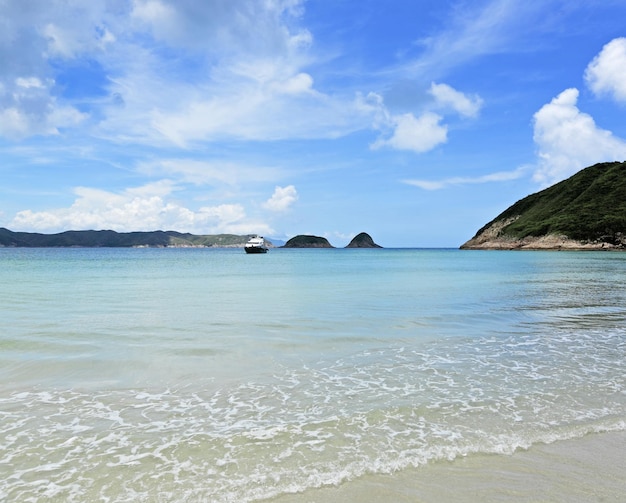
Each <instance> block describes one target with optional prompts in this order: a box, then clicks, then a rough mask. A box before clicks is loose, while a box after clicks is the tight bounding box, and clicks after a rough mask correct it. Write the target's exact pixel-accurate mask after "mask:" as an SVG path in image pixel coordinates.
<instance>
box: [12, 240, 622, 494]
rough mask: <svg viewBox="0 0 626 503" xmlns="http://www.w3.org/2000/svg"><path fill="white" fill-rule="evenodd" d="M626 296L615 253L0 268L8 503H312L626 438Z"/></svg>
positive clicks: (157, 256) (226, 253)
mask: <svg viewBox="0 0 626 503" xmlns="http://www.w3.org/2000/svg"><path fill="white" fill-rule="evenodd" d="M624 279H626V254H620V253H606V252H605V253H602V252H597V253H596V252H585V253H576V252H558V253H557V252H521V253H516V252H469V251H458V250H286V249H274V250H271V251H270V252H269V253H267V254H265V255H245V254H244V253H243V251H242V250H204V249H0V285H2V290H1V291H0V314H1V315H2V320H3V326H4V329H3V330H2V333H1V334H0V500H7V501H49V500H54V501H96V500H97V501H216V502H218V501H238V502H240V501H254V500H260V499H264V498H265V499H267V498H278V499H280V498H281V497H287V496H285V495H290V494H294V493H303V494H304V495H311V494H313V496H311V501H313V500H315V498H316V497H317V496H315V491H316V490H317V491H324V489H323V488H325V487H344V486H346V484H354V483H358V481H359V480H367V478H368V477H372V476H382V477H386V476H387V474H391V480H392V481H393V480H397V481H399V480H401V478H402V477H403V475H402V474H407V473H411V472H410V471H411V470H414V469H417V470H418V472H419V470H420V469H421V470H426V469H431V467H433V466H437V464H438V463H441V462H448V460H455V459H459V458H464V459H474V458H475V459H480V458H479V457H480V456H484V455H492V454H493V455H496V456H500V457H502V459H504V457H503V456H507V457H508V456H509V455H510V454H511V453H513V452H515V451H516V450H519V449H526V448H529V447H531V446H533V445H535V446H536V445H538V444H541V443H546V442H555V441H556V442H558V441H563V440H566V439H571V438H584V437H585V436H586V435H589V434H593V433H601V432H617V433H619V432H623V431H625V430H626V392H625V380H626V378H625V377H624V376H625V375H626V363H625V358H624V357H625V356H626V328H625V327H626V323H625V321H626V288H624ZM620 438H622V439H623V437H620ZM498 459H499V458H498ZM392 484H393V482H392ZM316 488H321V489H316ZM311 490H312V491H313V493H311V492H310V491H311ZM346 501H349V500H346ZM416 501H417V499H416ZM504 501H507V499H504ZM510 501H515V499H514V498H513V497H511V498H510Z"/></svg>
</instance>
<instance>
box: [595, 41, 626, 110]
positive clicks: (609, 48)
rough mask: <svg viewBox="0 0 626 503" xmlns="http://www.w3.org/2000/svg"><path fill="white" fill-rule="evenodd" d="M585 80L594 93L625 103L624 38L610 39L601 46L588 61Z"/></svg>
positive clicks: (625, 45) (625, 43)
mask: <svg viewBox="0 0 626 503" xmlns="http://www.w3.org/2000/svg"><path fill="white" fill-rule="evenodd" d="M585 81H586V82H587V85H588V86H589V87H590V88H591V90H592V91H593V92H594V93H596V94H598V95H603V94H606V95H609V96H611V97H613V99H615V100H616V101H619V102H622V103H626V38H624V37H622V38H616V39H614V40H611V41H610V42H609V43H608V44H606V45H605V46H604V47H603V48H602V50H601V51H600V53H599V54H598V55H597V56H596V57H595V58H594V59H593V61H591V63H589V66H588V67H587V69H586V71H585Z"/></svg>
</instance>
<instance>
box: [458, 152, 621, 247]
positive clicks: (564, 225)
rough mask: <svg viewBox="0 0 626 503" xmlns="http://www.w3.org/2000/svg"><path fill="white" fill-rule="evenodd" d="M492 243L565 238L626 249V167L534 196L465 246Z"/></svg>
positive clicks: (594, 169)
mask: <svg viewBox="0 0 626 503" xmlns="http://www.w3.org/2000/svg"><path fill="white" fill-rule="evenodd" d="M488 233H491V235H490V239H508V240H515V239H517V240H521V239H525V238H533V237H542V236H549V235H554V236H565V237H567V238H568V239H571V240H576V241H579V242H581V243H607V244H611V245H616V246H624V245H625V244H626V243H625V242H624V241H625V239H626V162H609V163H600V164H596V165H594V166H591V167H589V168H585V169H583V170H582V171H579V172H578V173H576V174H575V175H573V176H572V177H570V178H568V179H567V180H564V181H562V182H559V183H557V184H555V185H553V186H551V187H549V188H547V189H545V190H542V191H541V192H537V193H536V194H532V195H530V196H528V197H525V198H524V199H521V200H520V201H518V202H516V203H515V204H514V205H513V206H511V207H509V208H508V209H507V210H505V211H504V212H502V213H501V214H500V215H498V216H497V217H496V218H495V219H493V220H492V221H491V222H489V223H488V224H486V225H485V226H484V227H482V228H481V229H480V230H479V231H478V232H477V233H476V235H475V236H474V238H472V240H470V241H468V243H466V245H468V244H469V246H466V245H463V247H471V244H472V242H476V241H477V240H480V238H481V236H485V235H487V234H488Z"/></svg>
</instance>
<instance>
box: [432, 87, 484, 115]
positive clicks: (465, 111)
mask: <svg viewBox="0 0 626 503" xmlns="http://www.w3.org/2000/svg"><path fill="white" fill-rule="evenodd" d="M429 93H430V94H431V95H432V96H433V97H434V98H435V101H436V102H437V105H439V106H442V107H445V108H451V109H452V110H454V111H455V112H457V113H458V114H460V115H463V116H465V117H476V116H477V115H478V112H479V111H480V109H481V107H482V105H483V100H482V99H481V98H480V97H479V96H471V97H468V96H467V95H465V94H463V93H462V92H460V91H457V90H456V89H454V88H453V87H451V86H449V85H447V84H435V83H434V82H433V83H432V84H431V86H430V90H429Z"/></svg>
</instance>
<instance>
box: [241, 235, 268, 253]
mask: <svg viewBox="0 0 626 503" xmlns="http://www.w3.org/2000/svg"><path fill="white" fill-rule="evenodd" d="M244 250H246V253H267V246H265V240H264V239H263V236H252V237H251V238H250V239H249V240H248V242H247V243H246V246H245V247H244Z"/></svg>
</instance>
